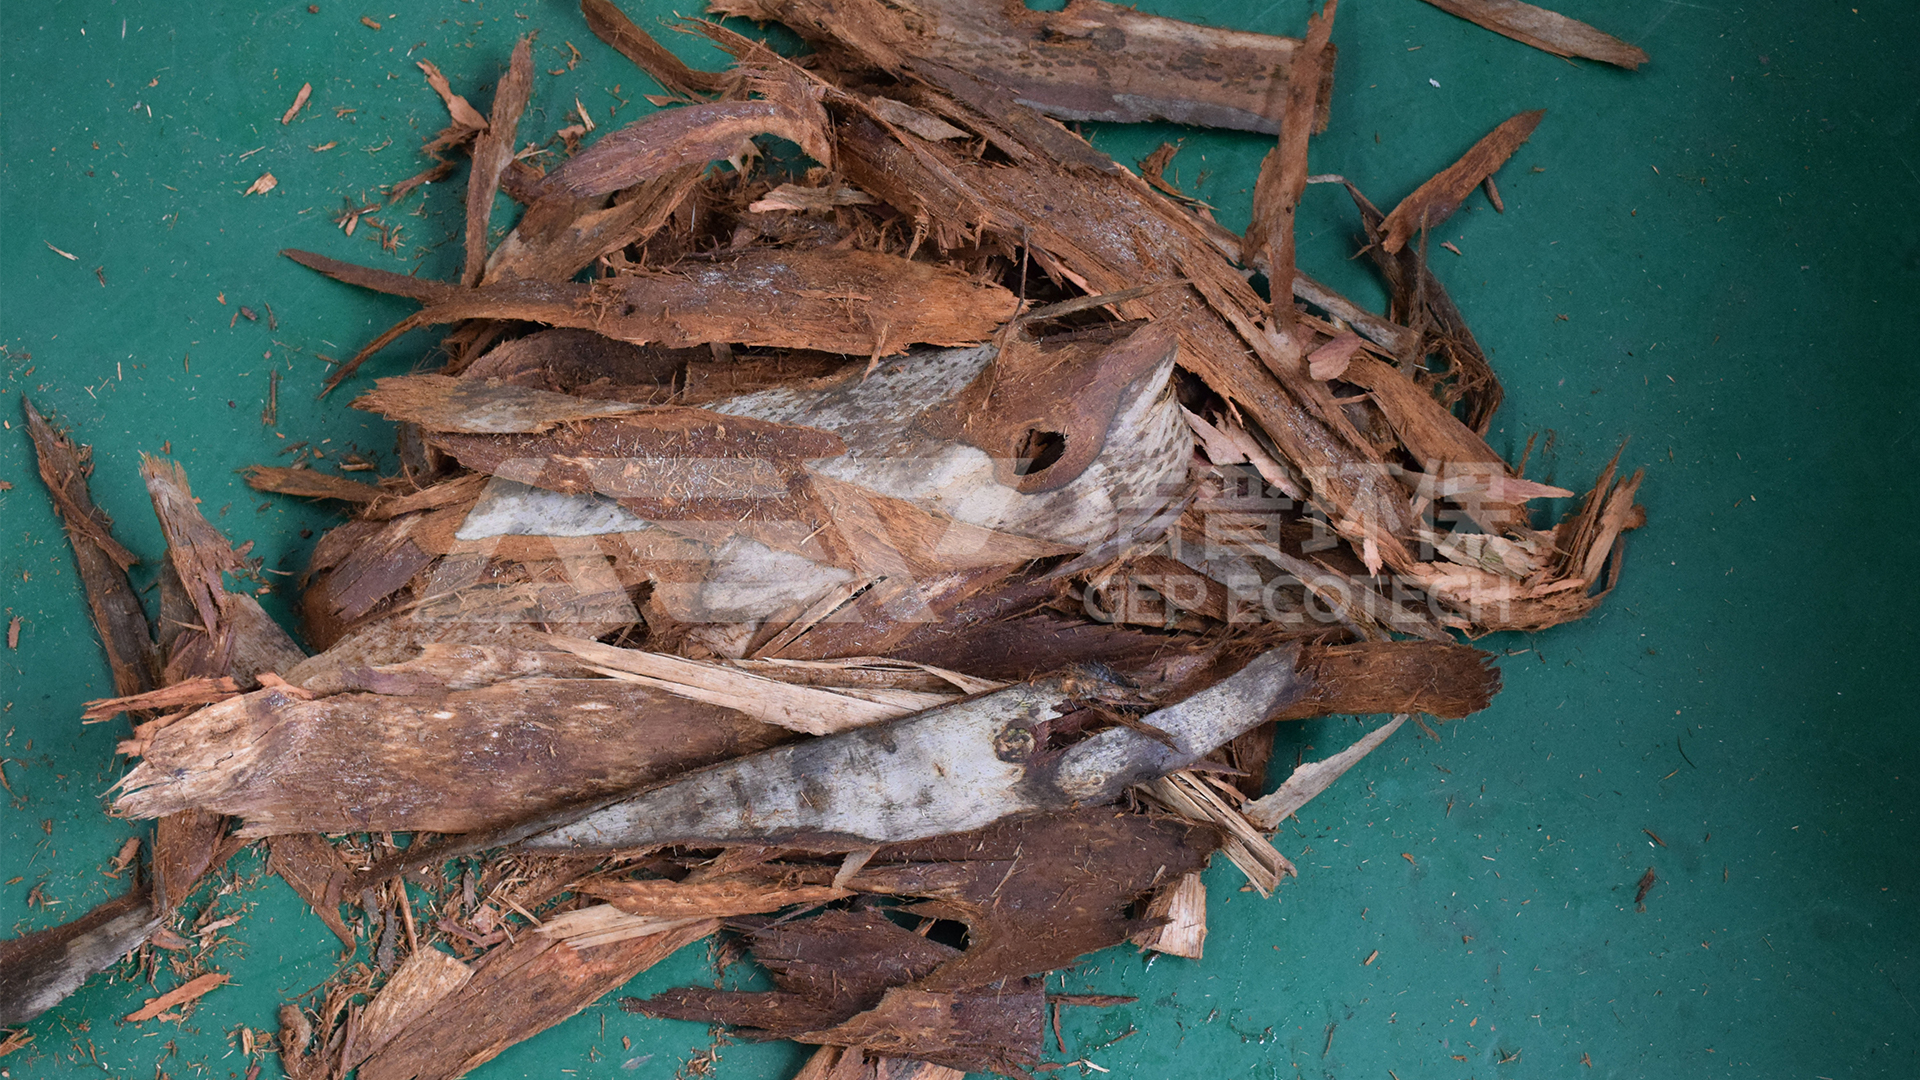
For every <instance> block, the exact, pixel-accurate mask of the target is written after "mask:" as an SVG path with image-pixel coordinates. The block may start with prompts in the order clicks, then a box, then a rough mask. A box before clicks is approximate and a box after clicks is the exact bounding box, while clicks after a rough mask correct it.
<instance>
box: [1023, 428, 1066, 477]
mask: <svg viewBox="0 0 1920 1080" xmlns="http://www.w3.org/2000/svg"><path fill="white" fill-rule="evenodd" d="M1066 452H1067V437H1066V436H1065V435H1063V434H1061V433H1060V432H1058V431H1041V430H1039V429H1038V428H1028V429H1027V433H1026V434H1025V435H1023V436H1021V437H1020V445H1019V447H1018V448H1016V449H1015V450H1014V452H1013V458H1014V460H1013V475H1015V476H1032V475H1033V474H1035V473H1038V472H1043V471H1045V470H1047V469H1049V468H1052V467H1053V465H1054V463H1055V462H1057V461H1059V460H1060V458H1061V456H1062V455H1064V454H1065V453H1066Z"/></svg>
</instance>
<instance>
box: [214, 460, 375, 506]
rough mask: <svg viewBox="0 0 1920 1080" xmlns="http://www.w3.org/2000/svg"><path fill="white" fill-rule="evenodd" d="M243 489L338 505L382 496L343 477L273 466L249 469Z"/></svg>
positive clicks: (253, 466) (364, 485) (247, 469)
mask: <svg viewBox="0 0 1920 1080" xmlns="http://www.w3.org/2000/svg"><path fill="white" fill-rule="evenodd" d="M245 477H246V481H247V486H248V487H250V488H252V489H254V490H255V491H272V492H275V493H277V494H281V495H296V496H299V497H300V498H303V499H338V500H340V501H341V502H350V503H370V502H372V501H374V500H375V499H378V498H379V497H380V496H381V495H383V494H385V493H384V492H382V491H381V490H380V489H379V488H377V487H374V486H373V485H372V484H363V483H360V482H359V481H358V480H349V479H347V478H346V477H344V476H335V475H333V474H332V473H323V472H319V471H317V470H314V469H286V468H280V467H278V466H274V465H249V466H247V468H246V473H245Z"/></svg>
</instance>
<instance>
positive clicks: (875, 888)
mask: <svg viewBox="0 0 1920 1080" xmlns="http://www.w3.org/2000/svg"><path fill="white" fill-rule="evenodd" d="M1220 842H1221V836H1220V834H1219V833H1218V832H1216V831H1214V830H1213V829H1211V828H1209V827H1206V826H1200V825H1194V824H1191V823H1189V822H1184V821H1178V820H1175V819H1172V818H1158V817H1152V816H1149V815H1145V814H1135V813H1124V812H1120V811H1116V810H1113V809H1110V808H1101V807H1094V808H1090V809H1085V810H1071V811H1064V812H1057V813H1051V814H1046V815H1043V816H1040V817H1033V818H1027V819H1024V820H1019V821H1013V822H1006V823H1001V824H997V825H991V826H988V827H987V828H985V829H980V830H977V831H974V832H970V833H961V834H958V835H955V836H946V837H939V838H936V839H932V840H920V841H915V842H913V843H908V844H896V845H891V846H888V847H883V848H881V849H880V850H879V851H878V852H877V853H875V855H874V856H873V858H872V859H870V860H869V861H868V862H867V865H866V867H865V868H864V869H862V870H861V871H860V873H858V874H856V875H854V877H853V878H852V879H850V880H849V881H848V882H847V885H848V887H849V888H852V889H855V890H857V891H861V892H877V893H886V894H892V895H899V896H916V897H923V898H925V899H924V900H922V902H920V903H917V904H914V905H912V906H911V907H910V908H909V909H908V910H910V911H912V912H914V913H915V914H918V915H924V916H927V917H930V918H938V919H955V920H958V921H960V922H964V923H966V924H967V949H966V952H965V953H963V954H962V955H961V956H960V957H958V958H957V959H954V960H952V961H950V962H948V963H946V964H943V965H942V966H941V967H940V968H939V969H938V970H936V971H934V972H932V973H931V974H929V975H928V976H926V977H925V978H923V979H922V980H920V982H919V983H917V984H916V986H917V987H919V988H922V989H927V990H959V989H963V988H966V987H972V986H983V985H987V984H991V983H995V982H998V981H999V980H1001V979H1008V978H1016V977H1018V976H1022V975H1030V974H1035V973H1038V972H1043V971H1049V970H1051V969H1053V968H1056V967H1063V966H1066V965H1068V964H1071V963H1073V962H1074V961H1075V960H1076V959H1078V958H1079V957H1080V956H1082V955H1084V954H1086V953H1089V952H1093V951H1094V950H1096V949H1103V948H1106V947H1107V946H1109V945H1117V944H1119V943H1120V942H1122V941H1125V940H1126V939H1127V938H1128V937H1129V936H1131V935H1132V934H1134V933H1136V932H1138V931H1140V930H1141V929H1144V927H1142V926H1141V925H1140V923H1139V921H1138V920H1136V919H1134V918H1132V917H1131V916H1130V915H1129V914H1128V911H1129V909H1130V908H1131V906H1132V905H1133V903H1134V901H1135V900H1137V899H1139V898H1140V897H1141V896H1142V895H1144V894H1145V893H1146V892H1147V891H1148V890H1149V889H1151V888H1152V887H1153V885H1154V884H1155V883H1156V882H1157V881H1159V880H1161V879H1162V878H1163V877H1178V876H1179V875H1181V874H1184V873H1187V872H1189V871H1193V870H1197V869H1199V868H1200V867H1202V866H1205V865H1206V862H1207V856H1208V855H1210V854H1211V853H1212V852H1213V850H1214V849H1215V848H1217V847H1218V846H1219V845H1220ZM876 1049H878V1048H876ZM888 1052H889V1053H892V1052H896V1051H888ZM899 1052H902V1053H905V1052H904V1051H899ZM908 1056H918V1055H913V1054H910V1053H909V1054H908Z"/></svg>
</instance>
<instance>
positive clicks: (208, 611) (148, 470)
mask: <svg viewBox="0 0 1920 1080" xmlns="http://www.w3.org/2000/svg"><path fill="white" fill-rule="evenodd" d="M140 475H141V476H142V477H143V478H144V479H145V480H146V482H147V494H148V495H149V496H150V497H151V498H152V499H153V511H154V515H155V516H156V517H158V518H159V519H160V531H161V533H162V534H164V535H165V536H166V538H167V560H168V565H169V566H170V567H171V568H172V569H173V572H174V573H175V574H176V575H177V576H178V580H179V583H180V585H181V587H182V588H183V589H184V590H185V598H186V601H187V605H188V607H189V609H190V610H191V612H192V614H193V617H194V619H195V620H196V625H194V626H192V627H189V628H186V629H182V630H181V631H180V633H179V636H178V637H176V638H175V639H174V640H173V642H172V644H171V645H170V646H169V647H168V649H167V657H166V660H167V667H166V678H167V681H168V682H178V681H180V680H182V679H186V678H191V677H193V676H197V675H207V676H213V675H227V674H231V673H232V672H231V671H230V670H229V668H230V666H231V664H232V661H233V654H234V648H235V644H236V642H235V640H234V634H233V619H232V617H231V616H230V615H229V614H228V612H229V610H230V609H231V608H233V607H234V606H235V605H236V603H237V601H238V599H239V598H238V597H237V596H235V595H234V594H231V593H229V592H227V589H226V585H225V583H224V581H223V580H222V575H223V574H225V573H227V572H229V571H232V572H235V573H242V572H245V571H246V570H247V569H249V567H248V565H247V562H246V560H245V559H244V558H242V557H241V555H240V554H239V553H238V552H236V551H235V550H234V549H233V548H232V546H230V545H229V544H228V543H227V539H226V537H224V536H221V535H220V533H219V530H217V529H215V528H214V527H213V526H212V525H210V524H208V523H207V519H206V518H205V517H202V516H201V514H200V507H199V506H198V505H197V504H198V500H196V499H195V498H194V497H193V489H192V488H191V487H190V486H189V485H188V483H187V474H186V472H185V471H184V470H182V469H181V468H180V466H178V465H176V464H174V463H173V462H171V461H167V460H165V459H162V458H157V457H152V456H149V455H142V459H141V462H140ZM249 674H250V673H249Z"/></svg>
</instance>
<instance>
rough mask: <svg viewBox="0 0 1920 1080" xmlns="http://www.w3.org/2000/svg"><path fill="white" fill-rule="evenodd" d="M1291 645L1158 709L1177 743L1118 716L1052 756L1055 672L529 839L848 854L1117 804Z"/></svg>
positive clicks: (1253, 706) (1202, 742)
mask: <svg viewBox="0 0 1920 1080" xmlns="http://www.w3.org/2000/svg"><path fill="white" fill-rule="evenodd" d="M1296 655H1297V650H1295V649H1294V648H1291V647H1289V648H1285V649H1276V650H1274V651H1272V652H1269V653H1266V654H1264V655H1262V656H1260V657H1258V658H1256V659H1255V660H1253V661H1252V662H1251V663H1249V664H1248V665H1247V666H1246V667H1244V668H1242V669H1241V670H1240V671H1239V672H1237V673H1236V674H1234V675H1233V676H1231V677H1229V678H1227V679H1225V680H1222V681H1221V682H1220V683H1218V684H1216V685H1214V686H1212V687H1210V688H1208V689H1206V690H1202V691H1200V692H1199V693H1197V694H1194V695H1192V696H1191V697H1188V698H1187V699H1186V700H1184V701H1182V702H1180V703H1178V704H1176V705H1171V706H1168V707H1166V708H1164V709H1160V710H1159V711H1157V712H1154V713H1152V714H1150V715H1148V716H1147V717H1146V718H1145V720H1144V723H1145V724H1147V725H1151V726H1152V727H1154V728H1157V729H1159V730H1160V731H1162V732H1165V733H1166V735H1167V736H1168V738H1169V739H1170V740H1171V742H1172V744H1173V745H1171V746H1169V745H1167V743H1165V742H1162V741H1160V740H1158V739H1156V738H1154V737H1152V736H1150V735H1148V734H1145V733H1143V732H1141V731H1136V730H1134V729H1132V728H1113V729H1110V730H1108V731H1104V732H1101V733H1099V734H1097V735H1094V736H1092V737H1091V738H1088V739H1086V740H1084V741H1082V742H1080V743H1078V744H1076V745H1074V746H1072V747H1070V748H1068V749H1067V750H1066V751H1065V752H1064V753H1061V754H1058V755H1057V756H1056V755H1054V754H1052V753H1048V752H1047V751H1046V747H1045V746H1044V745H1042V739H1043V738H1044V732H1041V733H1039V735H1036V731H1035V729H1037V728H1039V727H1040V725H1042V724H1043V723H1044V722H1046V721H1048V720H1052V719H1054V718H1056V717H1059V716H1061V715H1063V712H1062V710H1063V709H1065V708H1067V707H1068V704H1067V703H1068V699H1069V698H1070V697H1071V698H1081V699H1083V698H1084V697H1085V695H1086V694H1087V689H1086V688H1085V687H1084V686H1076V687H1075V688H1074V690H1073V691H1072V692H1071V693H1070V692H1069V691H1068V690H1067V689H1066V687H1065V686H1064V684H1063V683H1062V681H1061V680H1058V679H1043V680H1040V681H1037V682H1031V683H1022V684H1020V685H1017V686H1012V687H1008V688H1007V689H1005V690H1001V691H998V692H996V693H992V694H987V695H985V696H982V697H978V698H973V699H971V700H967V701H961V702H957V703H955V704H953V705H948V706H943V707H941V708H936V709H929V710H927V711H925V712H922V713H916V714H914V715H912V716H908V717H903V718H901V719H899V720H895V721H890V722H887V723H881V724H876V725H873V726H871V727H864V728H859V729H856V730H852V731H846V732H841V733H838V734H835V735H829V736H825V737H823V738H819V739H812V740H809V741H807V742H803V743H797V744H792V745H788V746H782V747H777V748H775V749H773V750H770V751H764V752H761V753H758V754H753V755H749V756H747V757H744V758H739V759H736V760H734V761H730V762H727V763H725V764H723V765H718V766H715V767H713V768H710V769H706V770H703V771H701V772H697V773H694V774H691V775H689V776H687V777H685V778H683V779H681V780H677V781H674V782H672V783H669V784H667V785H664V786H662V787H658V788H655V789H653V790H651V791H648V792H645V793H643V794H640V795H637V796H634V797H633V798H630V799H627V800H625V801H623V802H618V803H614V804H612V805H608V806H605V807H603V808H601V809H598V810H595V811H593V812H591V813H589V814H586V815H585V816H584V817H581V818H580V819H579V820H576V821H574V822H572V823H571V824H565V825H561V826H558V827H556V828H552V829H550V830H548V831H546V832H544V833H541V834H537V835H535V836H533V837H531V838H530V839H529V840H528V841H527V842H526V843H527V846H529V847H532V848H536V849H543V850H554V849H569V848H575V849H582V850H612V849H619V848H637V847H646V846H650V845H656V844H735V843H739V844H746V843H751V844H775V843H777V844H782V845H786V846H793V847H804V848H813V849H816V850H825V851H845V850H853V849H856V848H860V847H867V846H872V845H876V844H891V843H899V842H902V841H906V840H918V839H923V838H926V837H931V836H941V835H946V834H949V833H956V832H965V831H967V830H970V829H978V828H981V827H983V826H986V825H990V824H992V823H993V822H995V821H999V820H1000V819H1002V818H1005V817H1008V816H1011V815H1014V814H1021V813H1029V812H1035V811H1042V810H1055V809H1064V808H1066V807H1068V806H1072V805H1086V804H1090V803H1098V802H1107V801H1112V800H1113V799H1115V798H1118V797H1119V795H1120V793H1121V792H1122V791H1124V790H1125V789H1126V788H1127V787H1128V786H1129V785H1131V784H1135V783H1138V782H1140V781H1142V780H1146V779H1149V778H1151V777H1155V776H1160V775H1163V774H1165V773H1167V772H1170V771H1172V770H1174V769H1177V768H1181V767H1182V766H1185V765H1188V764H1191V763H1192V762H1193V761H1194V760H1196V759H1198V758H1199V757H1201V756H1202V755H1204V754H1206V753H1208V752H1210V751H1211V750H1213V749H1214V748H1215V747H1218V746H1220V745H1221V744H1223V743H1225V742H1226V741H1227V740H1229V739H1231V738H1233V737H1234V736H1235V735H1238V734H1240V733H1241V732H1243V731H1246V730H1247V729H1249V728H1252V727H1253V726H1255V725H1256V724H1259V723H1261V722H1263V721H1264V720H1266V718H1267V717H1269V716H1271V715H1272V714H1273V713H1274V712H1275V711H1276V710H1277V709H1279V708H1280V707H1281V706H1283V705H1286V704H1288V703H1289V702H1291V701H1292V700H1293V699H1294V698H1296V697H1298V696H1299V694H1300V692H1301V687H1300V683H1299V682H1298V681H1297V680H1296V678H1295V676H1294V661H1295V657H1296Z"/></svg>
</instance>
